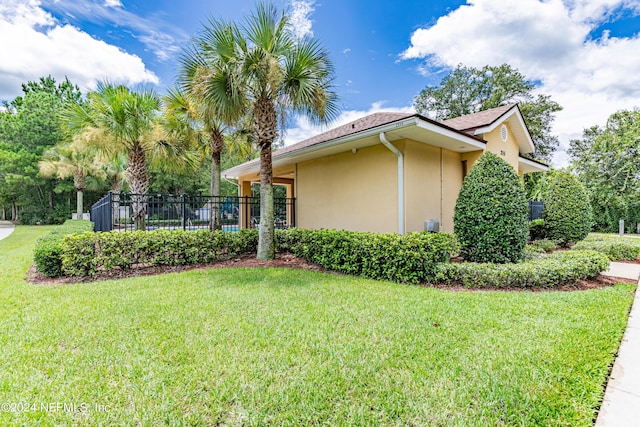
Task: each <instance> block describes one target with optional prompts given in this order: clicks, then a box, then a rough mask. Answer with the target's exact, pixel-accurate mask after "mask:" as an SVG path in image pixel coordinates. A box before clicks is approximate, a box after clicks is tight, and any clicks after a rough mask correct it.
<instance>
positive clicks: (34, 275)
mask: <svg viewBox="0 0 640 427" xmlns="http://www.w3.org/2000/svg"><path fill="white" fill-rule="evenodd" d="M234 267H235V268H238V267H246V268H255V267H286V268H298V269H302V270H308V271H322V272H326V273H333V274H339V273H335V272H332V271H329V270H325V269H324V268H322V267H320V266H318V265H316V264H311V263H309V262H307V261H306V260H305V259H304V258H297V257H295V256H294V255H291V254H277V255H276V258H275V259H273V260H270V261H264V260H258V259H256V258H255V257H253V256H245V257H241V258H236V259H232V260H228V261H221V262H218V263H215V264H196V265H180V266H156V267H148V266H134V267H133V268H131V269H130V270H120V269H114V270H110V271H99V272H97V273H96V274H95V275H94V276H92V277H53V278H51V277H47V276H45V275H43V274H41V273H39V272H37V271H36V268H35V266H34V265H32V266H31V268H29V271H28V272H27V277H26V281H27V282H29V283H33V284H37V285H59V284H69V283H86V282H97V281H102V280H114V279H125V278H128V277H141V276H153V275H157V274H165V273H176V272H181V271H189V270H205V269H212V268H234ZM620 282H624V283H635V281H633V280H629V279H624V278H618V277H609V276H598V277H596V278H594V279H592V280H581V281H580V282H578V283H576V284H574V285H567V286H562V287H559V288H553V289H523V288H502V289H494V288H491V289H470V288H466V287H464V286H456V285H438V284H435V285H433V284H424V286H426V287H434V288H438V289H446V290H449V291H454V292H461V291H465V292H471V291H476V292H477V291H489V290H491V291H494V290H504V291H536V292H538V291H549V290H557V291H580V290H585V289H595V288H602V287H605V286H611V285H613V284H615V283H620Z"/></svg>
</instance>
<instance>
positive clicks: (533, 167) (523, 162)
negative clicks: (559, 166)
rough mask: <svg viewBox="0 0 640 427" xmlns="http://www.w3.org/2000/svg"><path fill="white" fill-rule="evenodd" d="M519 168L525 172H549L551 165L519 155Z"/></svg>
mask: <svg viewBox="0 0 640 427" xmlns="http://www.w3.org/2000/svg"><path fill="white" fill-rule="evenodd" d="M518 168H519V169H520V170H521V171H522V172H524V173H530V172H547V171H548V170H549V166H547V165H545V164H543V163H540V162H537V161H535V160H531V159H527V158H525V157H518Z"/></svg>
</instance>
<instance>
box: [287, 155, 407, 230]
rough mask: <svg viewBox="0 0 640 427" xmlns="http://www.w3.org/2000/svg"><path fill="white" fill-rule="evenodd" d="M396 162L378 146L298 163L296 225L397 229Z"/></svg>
mask: <svg viewBox="0 0 640 427" xmlns="http://www.w3.org/2000/svg"><path fill="white" fill-rule="evenodd" d="M399 148H400V149H402V148H401V147H399ZM397 164H398V162H397V158H396V156H395V155H394V154H393V153H392V152H391V151H389V150H388V149H387V148H386V147H384V146H383V145H375V146H373V147H367V148H362V149H359V150H358V151H357V152H356V153H355V154H354V153H352V152H351V151H348V152H346V153H341V154H336V155H332V156H327V157H323V158H320V159H315V160H310V161H306V162H301V163H298V165H297V170H296V193H297V203H296V205H297V214H298V227H301V228H333V229H347V230H354V231H373V232H379V233H388V232H396V231H398V215H397V212H398V210H397V208H398V196H397V188H398V180H397V177H398V175H397Z"/></svg>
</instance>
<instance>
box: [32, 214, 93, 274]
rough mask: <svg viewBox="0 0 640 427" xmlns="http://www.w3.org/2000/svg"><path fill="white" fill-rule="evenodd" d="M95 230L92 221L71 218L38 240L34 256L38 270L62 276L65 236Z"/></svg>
mask: <svg viewBox="0 0 640 427" xmlns="http://www.w3.org/2000/svg"><path fill="white" fill-rule="evenodd" d="M91 230H93V223H92V222H90V221H82V220H73V219H69V220H67V221H66V222H65V223H64V224H62V225H59V226H57V227H56V228H54V229H53V230H51V232H50V233H49V234H47V235H45V236H43V237H41V238H40V239H38V241H37V242H36V247H35V249H34V251H33V258H34V261H35V264H36V268H37V269H38V271H39V272H40V273H42V274H44V275H45V276H48V277H57V276H62V274H63V271H62V258H61V256H62V246H61V245H62V240H63V238H64V236H66V235H68V234H74V233H84V232H86V231H91Z"/></svg>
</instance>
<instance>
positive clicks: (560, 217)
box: [542, 171, 592, 246]
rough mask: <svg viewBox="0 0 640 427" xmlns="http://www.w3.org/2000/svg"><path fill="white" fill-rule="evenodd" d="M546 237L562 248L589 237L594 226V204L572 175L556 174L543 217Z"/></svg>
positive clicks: (548, 193) (560, 172) (582, 186)
mask: <svg viewBox="0 0 640 427" xmlns="http://www.w3.org/2000/svg"><path fill="white" fill-rule="evenodd" d="M542 217H543V219H544V224H545V235H546V238H548V239H551V240H554V241H556V242H558V244H560V245H561V246H568V245H569V243H574V242H578V241H580V240H582V239H584V238H585V237H587V234H589V231H590V230H591V224H592V213H591V204H590V203H589V196H588V195H587V191H586V189H585V188H584V185H582V183H581V182H580V181H578V178H576V177H575V176H573V175H572V174H570V173H569V172H564V171H556V172H554V173H553V175H552V176H551V180H550V182H549V189H548V191H547V194H546V196H545V200H544V212H543V214H542Z"/></svg>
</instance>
